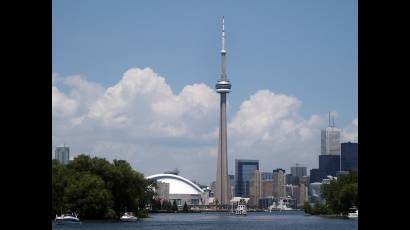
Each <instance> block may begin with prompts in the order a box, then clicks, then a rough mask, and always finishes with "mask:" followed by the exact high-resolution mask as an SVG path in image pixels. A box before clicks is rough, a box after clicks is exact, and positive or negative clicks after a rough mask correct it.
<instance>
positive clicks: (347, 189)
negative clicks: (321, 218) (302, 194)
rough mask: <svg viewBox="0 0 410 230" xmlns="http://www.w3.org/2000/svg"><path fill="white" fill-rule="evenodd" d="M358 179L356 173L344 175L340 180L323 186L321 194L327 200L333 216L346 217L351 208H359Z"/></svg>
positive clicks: (333, 180)
mask: <svg viewBox="0 0 410 230" xmlns="http://www.w3.org/2000/svg"><path fill="white" fill-rule="evenodd" d="M357 185H358V177H357V173H356V172H351V173H350V174H348V175H342V176H340V177H339V178H338V179H332V180H330V183H329V184H323V185H322V189H321V193H322V197H323V198H324V199H325V200H326V204H327V207H328V209H329V211H330V212H331V213H332V214H344V215H346V214H347V213H348V211H349V208H351V207H352V206H355V205H356V206H358V203H359V201H358V190H357Z"/></svg>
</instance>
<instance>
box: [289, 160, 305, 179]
mask: <svg viewBox="0 0 410 230" xmlns="http://www.w3.org/2000/svg"><path fill="white" fill-rule="evenodd" d="M290 173H291V174H292V176H295V177H298V178H299V180H300V179H302V177H304V176H306V175H307V174H306V167H304V166H300V165H299V164H296V165H295V166H292V167H290Z"/></svg>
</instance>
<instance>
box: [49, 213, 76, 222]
mask: <svg viewBox="0 0 410 230" xmlns="http://www.w3.org/2000/svg"><path fill="white" fill-rule="evenodd" d="M55 221H56V222H57V223H79V222H80V219H79V218H78V216H77V214H76V213H73V212H67V213H64V214H61V216H57V214H56V219H55Z"/></svg>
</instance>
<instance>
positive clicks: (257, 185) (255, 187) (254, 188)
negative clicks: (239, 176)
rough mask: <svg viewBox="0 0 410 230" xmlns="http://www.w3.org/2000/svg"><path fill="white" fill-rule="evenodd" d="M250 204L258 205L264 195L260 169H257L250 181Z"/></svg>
mask: <svg viewBox="0 0 410 230" xmlns="http://www.w3.org/2000/svg"><path fill="white" fill-rule="evenodd" d="M249 185H250V190H249V198H250V199H249V204H250V205H251V206H258V205H259V199H260V198H261V197H262V177H261V172H259V170H255V171H254V173H253V176H252V178H251V179H250V181H249Z"/></svg>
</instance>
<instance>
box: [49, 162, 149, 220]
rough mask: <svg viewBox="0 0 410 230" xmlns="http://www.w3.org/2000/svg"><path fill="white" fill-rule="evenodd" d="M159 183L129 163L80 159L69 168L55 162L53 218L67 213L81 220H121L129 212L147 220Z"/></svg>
mask: <svg viewBox="0 0 410 230" xmlns="http://www.w3.org/2000/svg"><path fill="white" fill-rule="evenodd" d="M153 186H155V183H154V182H152V181H150V180H147V179H145V178H144V176H143V175H142V174H141V173H139V172H137V171H135V170H133V169H132V168H131V166H130V165H129V163H128V162H126V161H124V160H114V161H113V163H110V162H108V161H107V160H105V159H102V158H97V157H94V158H91V157H90V156H87V155H79V156H77V157H76V158H75V159H74V160H73V161H70V162H69V163H68V164H67V165H62V164H60V163H59V162H58V161H56V160H53V162H52V213H51V215H52V217H54V216H55V215H56V214H60V213H61V212H65V211H68V210H70V211H74V212H77V213H78V215H79V216H80V218H84V219H99V218H118V217H119V216H120V215H121V214H122V213H123V212H124V211H125V210H127V211H133V212H136V213H137V215H139V216H140V217H142V216H146V211H145V210H144V208H145V206H146V205H147V204H149V203H150V201H151V199H152V197H153V195H154V192H153V190H152V188H153Z"/></svg>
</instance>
